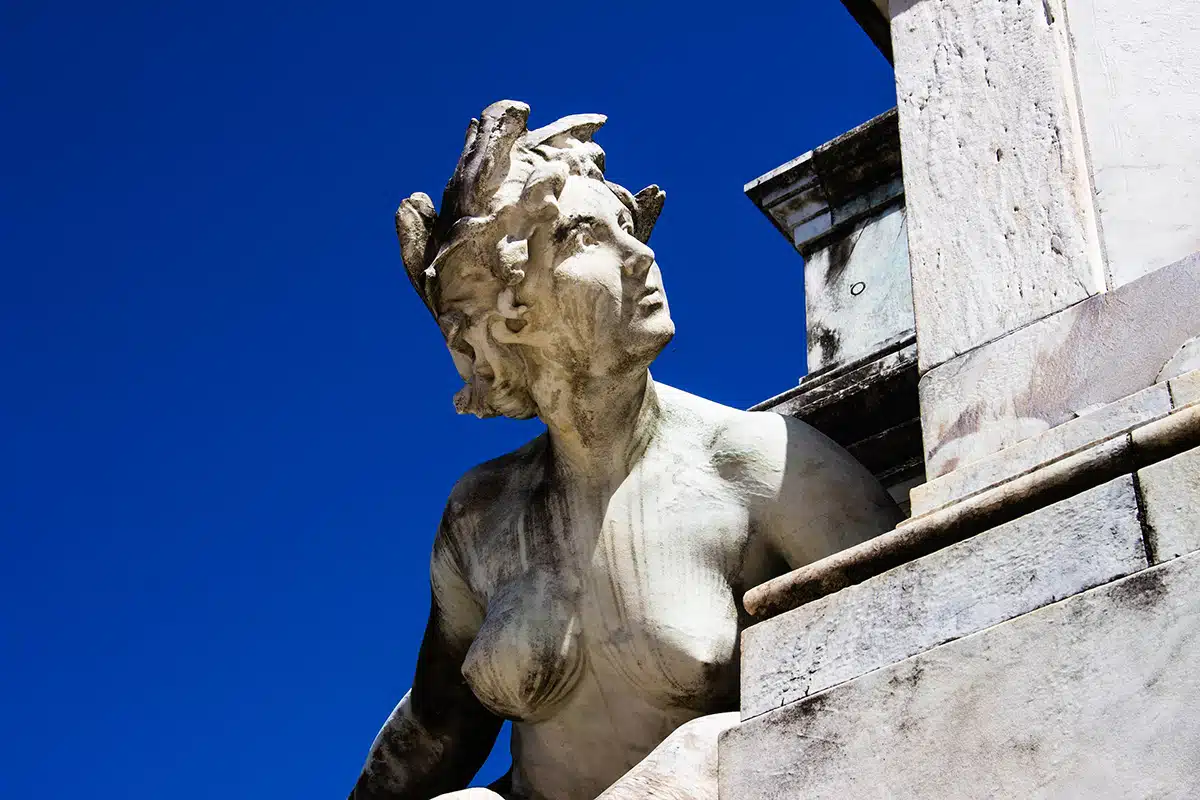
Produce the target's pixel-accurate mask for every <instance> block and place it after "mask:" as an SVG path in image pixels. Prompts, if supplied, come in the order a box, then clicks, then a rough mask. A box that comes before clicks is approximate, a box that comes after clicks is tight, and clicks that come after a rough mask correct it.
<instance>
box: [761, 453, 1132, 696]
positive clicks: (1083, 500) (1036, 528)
mask: <svg viewBox="0 0 1200 800" xmlns="http://www.w3.org/2000/svg"><path fill="white" fill-rule="evenodd" d="M1146 566H1147V561H1146V548H1145V544H1144V542H1143V540H1142V529H1141V525H1140V523H1139V521H1138V500H1137V493H1136V491H1135V490H1134V485H1133V477H1132V476H1125V477H1123V478H1118V479H1117V480H1115V481H1111V482H1109V483H1107V484H1105V485H1103V486H1098V487H1096V488H1095V489H1092V490H1090V491H1087V492H1084V493H1082V494H1080V495H1077V496H1076V497H1072V498H1070V499H1068V500H1063V501H1061V502H1059V503H1055V504H1054V505H1051V506H1048V507H1047V508H1044V509H1041V510H1040V511H1036V512H1034V513H1032V514H1029V515H1027V516H1024V517H1021V518H1020V519H1018V520H1015V521H1013V522H1010V523H1008V524H1006V525H1001V526H1000V527H998V528H996V529H994V530H991V531H988V532H986V533H982V534H979V535H978V536H975V537H974V538H971V539H967V540H966V541H963V542H960V543H958V544H956V545H953V546H951V547H948V548H946V549H944V550H940V551H938V552H936V553H933V554H932V555H929V556H926V557H924V558H922V559H919V560H917V561H912V562H910V563H908V564H904V565H903V566H900V567H896V568H895V569H892V570H890V571H888V572H885V573H883V574H882V575H879V576H878V577H875V578H872V579H871V580H868V581H866V582H865V583H861V584H858V585H856V586H851V587H848V588H846V589H843V590H842V591H840V592H837V593H835V594H831V595H829V596H827V597H823V598H821V599H819V600H816V601H814V602H812V603H809V604H807V605H803V606H801V607H800V608H797V609H795V610H793V611H789V612H787V613H786V614H782V615H780V616H778V617H774V618H772V619H769V620H767V621H766V622H762V623H760V624H758V625H755V626H753V627H751V628H750V629H749V630H747V631H746V633H745V634H744V635H743V637H742V652H743V656H742V665H743V666H742V719H743V720H746V719H750V718H752V717H756V716H758V715H760V714H763V713H765V712H768V711H772V710H774V709H776V708H779V707H780V706H783V705H787V704H788V703H792V702H794V701H796V700H799V699H801V698H803V697H806V696H808V695H810V694H816V693H818V692H821V691H823V690H825V689H827V688H829V687H830V686H834V685H836V684H838V683H841V682H843V681H848V680H851V679H853V678H857V677H858V676H860V675H863V674H865V673H867V672H870V671H871V670H874V669H879V668H881V667H886V666H889V665H890V664H894V663H896V662H898V661H901V660H903V659H905V658H907V657H909V656H912V655H915V654H917V653H921V652H923V651H925V650H928V649H930V648H932V647H934V646H936V645H939V644H941V643H943V642H946V641H948V640H951V639H957V638H960V637H962V636H966V635H967V634H970V633H974V632H975V631H978V630H981V629H983V628H986V627H988V626H990V625H995V624H997V623H1000V622H1004V621H1005V620H1007V619H1011V618H1013V617H1016V616H1019V615H1020V614H1024V613H1026V612H1028V611H1032V610H1033V609H1035V608H1038V607H1040V606H1043V605H1046V604H1048V603H1052V602H1054V601H1056V600H1061V599H1063V598H1064V597H1069V596H1071V595H1073V594H1077V593H1079V592H1081V591H1083V590H1085V589H1088V588H1091V587H1092V586H1097V585H1099V584H1102V583H1106V582H1108V581H1111V580H1113V579H1114V578H1118V577H1122V576H1124V575H1128V574H1130V573H1132V572H1135V571H1137V570H1139V569H1143V568H1145V567H1146Z"/></svg>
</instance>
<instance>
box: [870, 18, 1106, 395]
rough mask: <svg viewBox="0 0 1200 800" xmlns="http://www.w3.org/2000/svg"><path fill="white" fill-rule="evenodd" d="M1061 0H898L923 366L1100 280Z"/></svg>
mask: <svg viewBox="0 0 1200 800" xmlns="http://www.w3.org/2000/svg"><path fill="white" fill-rule="evenodd" d="M1059 2H1060V0H1044V2H1043V1H1042V0H1033V1H1032V2H1024V3H1021V2H1017V0H939V1H938V2H926V1H925V0H892V2H891V6H890V8H891V14H892V46H893V50H894V54H895V66H896V92H897V102H898V107H899V111H900V131H901V145H902V150H903V155H904V163H905V166H906V169H905V172H904V184H905V194H906V197H907V204H908V226H909V233H908V239H909V250H910V253H911V268H912V281H913V301H914V305H915V307H916V314H917V320H918V324H917V341H918V344H919V351H920V362H921V371H922V372H925V371H927V370H930V369H932V368H933V367H935V366H937V365H938V364H941V363H943V362H945V361H947V360H948V359H950V358H953V357H954V356H957V355H960V354H962V353H965V352H967V351H969V350H971V349H972V348H975V347H978V346H980V345H982V344H984V343H986V342H988V341H991V340H993V339H995V338H997V337H999V336H1002V335H1004V334H1005V333H1008V332H1010V331H1013V330H1016V329H1017V328H1019V327H1021V326H1022V325H1026V324H1028V323H1030V322H1033V321H1034V320H1037V319H1040V318H1042V317H1044V316H1046V315H1047V314H1051V313H1053V312H1055V311H1058V310H1061V309H1063V308H1066V307H1067V306H1069V305H1071V304H1072V303H1075V302H1078V301H1079V300H1082V299H1084V298H1085V297H1088V296H1090V295H1093V294H1096V293H1098V292H1102V291H1104V289H1105V278H1104V269H1103V261H1102V258H1101V251H1100V243H1099V235H1098V232H1097V228H1096V221H1095V212H1094V204H1093V199H1092V188H1091V183H1090V179H1089V175H1088V170H1087V162H1086V157H1085V152H1084V146H1083V137H1082V133H1081V128H1080V122H1079V114H1078V109H1077V108H1076V107H1075V104H1076V95H1075V87H1074V84H1073V80H1072V77H1071V64H1070V52H1069V47H1068V43H1067V34H1066V28H1065V25H1064V24H1063V22H1062V15H1061V13H1058V12H1057V11H1056V9H1057V8H1058V5H1059Z"/></svg>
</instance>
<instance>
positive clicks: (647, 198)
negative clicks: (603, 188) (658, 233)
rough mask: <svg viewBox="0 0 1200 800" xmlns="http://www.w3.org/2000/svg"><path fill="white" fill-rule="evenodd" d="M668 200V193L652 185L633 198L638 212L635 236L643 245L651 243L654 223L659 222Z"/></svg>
mask: <svg viewBox="0 0 1200 800" xmlns="http://www.w3.org/2000/svg"><path fill="white" fill-rule="evenodd" d="M666 200H667V193H666V192H664V191H663V190H662V189H660V188H658V186H656V185H655V184H650V185H649V186H647V187H646V188H645V189H642V190H641V191H640V192H638V193H637V194H635V195H634V196H633V202H634V209H635V212H636V213H635V214H634V220H633V235H634V236H636V237H637V238H638V241H640V242H641V243H642V244H645V243H647V242H649V241H650V233H651V231H653V230H654V223H655V222H658V215H659V214H661V213H662V209H663V203H665V202H666Z"/></svg>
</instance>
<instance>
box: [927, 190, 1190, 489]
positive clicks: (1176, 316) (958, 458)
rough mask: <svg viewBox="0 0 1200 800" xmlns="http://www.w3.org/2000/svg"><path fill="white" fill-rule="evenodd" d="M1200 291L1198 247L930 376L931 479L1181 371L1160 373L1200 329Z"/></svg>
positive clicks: (929, 450)
mask: <svg viewBox="0 0 1200 800" xmlns="http://www.w3.org/2000/svg"><path fill="white" fill-rule="evenodd" d="M910 210H911V209H910ZM1198 297H1200V253H1195V254H1193V255H1192V256H1189V257H1188V258H1185V259H1183V260H1181V261H1178V262H1176V263H1175V264H1172V265H1171V266H1168V267H1164V268H1162V269H1160V270H1157V271H1155V272H1152V273H1151V274H1149V275H1146V276H1145V277H1143V278H1140V279H1138V280H1136V281H1133V282H1132V283H1128V284H1126V285H1124V286H1121V287H1119V288H1117V289H1114V290H1113V291H1111V292H1107V293H1105V294H1101V295H1097V296H1095V297H1091V298H1089V299H1087V300H1085V301H1083V302H1081V303H1077V304H1075V305H1073V306H1071V307H1070V308H1067V309H1065V310H1063V311H1060V312H1058V313H1057V314H1054V315H1052V316H1049V317H1046V318H1044V319H1041V320H1038V321H1037V322H1034V323H1033V324H1031V325H1029V326H1027V327H1025V328H1022V329H1020V330H1018V331H1015V332H1014V333H1011V334H1009V335H1007V336H1004V337H1002V338H1000V339H997V340H995V341H992V342H990V343H988V344H985V345H983V346H981V347H979V348H976V349H975V350H972V351H970V352H968V353H965V354H963V355H960V356H958V357H956V358H955V359H953V360H951V361H949V362H947V363H945V364H942V365H941V366H939V367H937V368H936V369H933V370H932V371H930V372H928V373H926V374H924V375H923V376H922V377H921V384H920V394H921V422H922V433H923V435H924V437H925V464H926V468H927V471H928V474H929V477H930V479H931V480H932V479H934V478H937V477H940V476H942V475H945V474H948V473H950V472H952V471H954V470H955V469H959V468H962V467H963V466H966V465H968V464H971V463H972V462H977V461H980V460H982V459H983V458H986V457H988V456H990V455H992V454H994V453H997V452H999V451H1000V450H1003V449H1005V448H1007V447H1011V446H1013V445H1015V444H1017V443H1019V442H1021V441H1023V440H1026V439H1029V438H1030V437H1032V436H1036V435H1039V434H1042V433H1043V432H1045V431H1047V430H1049V429H1051V428H1055V427H1057V426H1059V425H1062V424H1063V423H1066V422H1069V421H1071V420H1073V419H1075V418H1076V417H1077V416H1080V415H1083V414H1086V412H1087V411H1089V410H1090V409H1094V408H1096V407H1098V406H1102V405H1107V404H1109V403H1113V402H1116V401H1118V400H1120V399H1121V398H1124V397H1128V396H1130V395H1132V394H1134V393H1136V392H1140V391H1141V390H1143V389H1146V388H1147V387H1150V386H1153V385H1155V384H1157V383H1160V382H1162V381H1163V380H1165V379H1167V378H1169V377H1173V376H1169V375H1164V376H1162V377H1160V373H1161V371H1162V370H1163V368H1164V366H1165V365H1167V364H1168V363H1169V362H1170V361H1171V360H1172V359H1173V358H1174V357H1175V356H1176V355H1177V354H1178V353H1179V351H1180V348H1181V347H1183V346H1184V345H1185V344H1186V343H1187V342H1188V341H1189V340H1190V339H1192V338H1193V337H1195V336H1197V335H1200V302H1197V298H1198ZM1151 321H1152V324H1151ZM922 357H923V356H922Z"/></svg>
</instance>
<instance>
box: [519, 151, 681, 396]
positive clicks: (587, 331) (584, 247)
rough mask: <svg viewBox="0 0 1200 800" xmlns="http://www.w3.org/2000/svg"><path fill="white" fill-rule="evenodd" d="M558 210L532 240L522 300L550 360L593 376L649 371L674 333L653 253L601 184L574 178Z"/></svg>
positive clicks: (622, 207) (565, 191)
mask: <svg viewBox="0 0 1200 800" xmlns="http://www.w3.org/2000/svg"><path fill="white" fill-rule="evenodd" d="M558 209H559V214H558V218H557V219H556V220H555V221H553V222H551V223H547V224H545V225H542V226H541V228H540V230H539V231H538V232H537V233H536V234H535V235H534V236H533V238H532V240H531V242H530V251H531V252H530V262H531V263H530V266H531V267H532V269H529V270H528V272H527V274H526V278H525V280H524V281H523V282H522V284H521V287H520V295H519V296H520V302H521V303H523V304H525V305H528V306H529V307H530V309H529V313H530V315H531V320H530V321H531V322H532V323H534V324H535V327H536V328H537V329H538V330H539V331H540V332H542V333H543V334H545V336H546V340H547V347H548V348H549V353H548V355H549V356H550V357H551V358H553V359H555V360H557V361H558V362H559V363H561V364H564V365H567V366H568V367H570V368H571V369H572V370H574V371H585V372H587V373H588V374H591V375H610V374H615V373H619V372H621V371H626V370H630V369H641V368H644V367H645V366H647V365H648V364H649V363H650V362H651V361H653V360H654V358H655V356H657V355H658V354H659V352H660V351H661V350H662V349H663V347H665V346H666V344H667V342H669V341H670V340H671V337H672V336H673V335H674V333H675V325H674V323H673V322H672V321H671V314H670V311H669V310H668V308H667V297H666V294H665V293H664V292H663V285H662V274H661V273H660V272H659V269H658V264H657V263H656V262H655V260H654V251H653V250H651V249H650V248H649V247H647V246H646V245H645V244H643V243H642V242H640V241H639V240H638V239H637V238H636V237H634V235H633V218H632V215H631V214H630V212H629V209H628V208H626V207H625V205H624V204H623V203H622V202H621V201H620V199H619V198H618V197H617V196H616V195H615V194H613V192H612V190H610V189H609V188H608V186H606V185H605V184H604V182H603V181H600V180H596V179H594V178H584V177H580V176H576V175H572V176H571V177H569V178H568V179H567V181H566V184H565V185H564V186H563V190H562V192H561V193H560V194H559V197H558Z"/></svg>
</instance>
